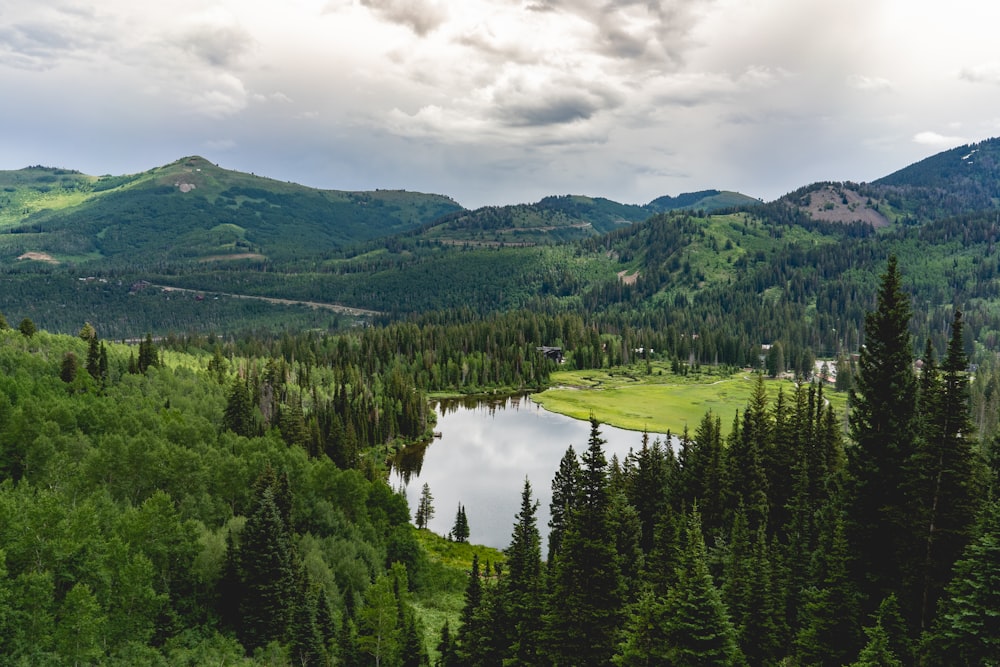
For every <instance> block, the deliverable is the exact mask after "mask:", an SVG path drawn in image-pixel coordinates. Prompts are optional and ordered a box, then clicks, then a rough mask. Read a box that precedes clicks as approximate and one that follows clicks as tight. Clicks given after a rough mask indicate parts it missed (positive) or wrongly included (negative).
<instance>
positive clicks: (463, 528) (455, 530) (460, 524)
mask: <svg viewBox="0 0 1000 667" xmlns="http://www.w3.org/2000/svg"><path fill="white" fill-rule="evenodd" d="M451 536H452V539H454V540H455V541H456V542H467V541H468V539H469V519H468V518H467V517H466V516H465V506H464V505H462V503H459V504H458V511H457V512H455V524H454V525H453V526H452V528H451Z"/></svg>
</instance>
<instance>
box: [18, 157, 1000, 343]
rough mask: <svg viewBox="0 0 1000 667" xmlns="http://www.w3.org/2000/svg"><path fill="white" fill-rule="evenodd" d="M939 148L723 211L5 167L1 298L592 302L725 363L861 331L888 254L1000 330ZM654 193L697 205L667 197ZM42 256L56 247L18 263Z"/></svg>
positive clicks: (272, 318) (241, 320)
mask: <svg viewBox="0 0 1000 667" xmlns="http://www.w3.org/2000/svg"><path fill="white" fill-rule="evenodd" d="M996 144H997V142H996V140H990V141H987V142H982V143H981V144H979V145H978V146H980V148H979V149H978V150H979V152H978V153H975V155H979V154H980V153H983V154H987V153H988V152H989V151H991V150H993V148H994V147H995V146H996ZM966 153H968V151H966ZM966 153H962V154H961V155H958V158H961V157H962V155H965V154H966ZM942 160H943V159H942V158H929V159H928V160H927V161H923V162H921V163H917V164H916V165H911V167H908V168H907V169H906V170H901V171H900V172H899V173H898V174H897V175H896V176H895V177H894V180H893V182H892V184H885V183H868V184H864V183H861V184H858V183H831V182H826V183H815V184H812V185H809V186H805V187H803V188H800V189H799V190H796V191H794V192H792V193H790V194H789V195H786V196H785V197H783V198H781V199H779V200H776V201H773V202H768V203H763V202H759V201H757V200H752V205H749V206H743V207H735V208H725V209H717V210H714V211H712V210H707V208H706V207H707V204H706V205H705V206H702V204H704V203H705V202H709V201H715V202H719V201H720V197H721V198H723V199H724V198H725V197H726V196H728V195H727V193H723V192H721V191H715V190H709V191H702V192H698V193H689V194H685V195H680V196H678V197H674V198H659V199H658V200H654V202H651V203H650V204H649V205H646V206H636V205H625V204H619V203H617V202H613V201H611V200H608V199H604V198H594V197H584V196H572V195H566V196H553V197H546V198H544V199H542V200H541V201H539V202H536V203H535V204H523V205H515V206H502V207H484V208H481V209H477V210H475V211H469V210H467V209H463V208H461V207H460V206H459V205H458V204H456V203H455V202H454V201H453V200H451V199H448V198H447V197H443V196H441V195H423V194H420V193H409V192H401V191H375V192H368V193H347V192H338V191H318V190H313V189H310V188H305V187H303V186H299V185H295V184H289V183H281V182H277V181H274V180H272V179H265V178H261V177H257V176H254V175H253V174H241V173H238V172H230V171H227V170H223V169H219V168H218V167H215V166H214V165H212V164H211V163H209V162H207V161H206V160H204V159H203V158H197V157H192V158H185V159H183V160H179V161H177V162H174V163H171V164H170V165H166V166H164V167H161V168H157V169H154V170H150V171H149V172H145V173H143V174H139V175H134V176H130V177H100V178H95V177H88V176H84V175H82V174H78V173H76V172H71V171H68V170H52V169H42V168H32V169H28V170H21V171H18V172H3V173H0V186H2V190H0V192H2V193H3V195H0V216H8V218H2V217H0V221H2V224H0V261H2V263H0V277H2V279H3V280H4V285H5V290H4V292H3V294H0V312H4V313H5V314H7V315H8V317H10V318H18V319H19V318H20V317H22V316H25V315H27V316H30V317H32V318H33V319H36V320H37V321H38V323H39V325H40V326H43V327H45V328H47V329H49V330H52V331H64V332H71V331H75V330H77V329H78V328H79V326H80V325H81V324H82V322H83V321H86V320H98V319H99V320H100V321H101V322H102V326H103V329H102V332H103V333H105V335H108V336H112V337H115V338H118V337H134V336H139V335H142V334H144V333H145V332H146V331H150V330H152V331H156V332H160V333H164V334H165V333H168V332H171V331H173V332H179V331H198V332H207V331H214V332H235V331H245V330H247V329H256V328H260V329H262V330H269V331H282V330H295V329H302V328H317V329H330V328H337V327H342V326H348V325H350V324H351V323H353V322H355V321H357V320H356V317H355V316H352V315H349V314H344V313H343V312H341V313H337V312H335V311H334V310H333V309H328V311H327V312H325V313H321V312H319V311H318V310H317V309H314V308H313V307H312V306H313V305H315V304H324V305H328V306H345V307H349V308H355V309H364V310H368V311H374V312H377V313H379V315H378V316H376V317H377V318H379V321H382V320H383V319H396V318H409V317H415V316H421V315H424V314H426V313H428V312H432V311H434V312H439V313H440V312H450V313H461V315H460V316H461V317H463V318H467V317H482V316H487V315H489V314H490V313H496V312H504V311H509V310H515V309H523V308H531V309H535V310H541V311H545V312H563V311H574V312H582V313H587V314H588V316H589V317H593V318H595V319H597V320H600V321H605V322H608V323H613V325H612V324H608V326H613V327H614V328H615V329H620V328H621V327H622V326H657V327H661V326H671V327H678V328H679V329H678V332H680V331H685V330H686V332H687V333H688V334H689V335H690V334H691V333H692V332H699V335H700V336H702V338H701V340H702V341H704V340H706V337H708V336H709V334H706V333H702V332H703V331H704V330H705V328H706V326H708V325H706V322H712V323H713V325H712V326H713V327H715V328H716V329H717V330H718V331H722V330H724V329H732V330H731V331H728V332H727V333H725V335H726V336H729V337H731V338H732V340H733V341H735V342H732V343H727V344H732V345H736V346H738V347H740V348H741V349H742V350H744V351H743V352H739V353H736V352H732V351H731V352H727V353H726V354H721V355H719V357H718V359H719V360H720V361H725V360H726V359H734V360H735V359H745V358H746V353H745V350H746V349H749V347H750V346H752V345H754V344H760V343H762V342H766V341H768V340H776V339H781V338H788V339H795V340H796V341H799V342H796V343H795V344H794V346H796V347H797V349H798V348H802V349H804V348H805V347H806V346H808V347H809V348H810V349H813V350H815V351H820V350H823V351H826V353H830V352H831V351H835V350H836V349H837V348H838V347H839V346H844V345H848V346H850V345H854V344H856V342H857V338H858V331H860V329H861V326H862V322H861V312H862V309H861V304H862V303H864V300H865V299H867V298H869V295H870V294H871V290H872V288H873V285H874V283H875V280H876V277H877V275H878V272H879V270H880V262H884V260H885V257H886V256H887V255H888V254H889V253H890V252H895V253H897V254H898V255H899V256H900V261H901V263H902V265H903V266H904V268H905V269H907V270H908V271H907V273H908V274H909V275H911V276H913V278H912V280H913V281H914V283H915V286H916V289H917V290H918V291H917V298H918V299H920V300H921V304H922V305H924V306H926V310H927V312H929V313H934V315H928V317H938V318H944V319H945V321H946V320H947V316H948V315H947V312H945V311H947V310H948V309H949V308H951V307H952V305H959V306H961V307H963V308H966V309H976V312H974V313H970V319H969V322H970V327H972V328H976V331H977V333H982V335H983V336H984V337H985V338H984V339H987V340H992V335H993V334H992V333H990V332H992V331H994V330H996V331H1000V319H998V317H997V316H996V315H995V314H994V313H997V312H1000V302H998V303H994V302H995V301H998V300H1000V296H998V295H996V294H994V292H995V291H996V290H995V289H994V287H993V284H994V283H993V275H994V269H996V266H997V264H995V263H994V261H993V255H994V254H995V252H996V245H995V243H994V241H993V240H995V238H996V233H995V232H993V231H991V229H992V227H991V225H993V222H994V217H995V215H994V214H992V213H988V211H992V210H993V209H983V208H982V205H983V204H984V202H983V200H982V199H981V198H979V197H977V196H976V195H975V194H974V193H973V192H972V190H969V189H967V190H957V191H956V192H954V193H950V194H949V193H948V191H947V188H946V187H945V186H946V184H948V183H952V182H953V178H952V177H951V176H950V175H949V173H950V172H947V171H941V167H939V166H935V165H938V164H939V163H941V164H944V165H948V164H949V162H948V160H944V161H943V162H942ZM934 173H939V176H938V179H939V180H938V181H935V180H934V176H933V174H934ZM907 174H909V176H908V175H907ZM914 174H920V175H921V179H923V180H922V181H918V180H917V179H916V178H915V177H914V176H913V175H914ZM949 179H951V180H949ZM921 182H922V183H937V182H939V183H941V185H940V186H939V185H920V184H919V183H921ZM983 187H985V183H984V185H983ZM99 188H104V189H103V190H102V189H99ZM182 190H187V191H186V192H185V191H182ZM965 192H970V193H972V194H971V195H970V196H971V198H970V201H969V203H968V204H967V205H964V206H963V205H961V202H962V197H963V196H964V193H965ZM726 201H729V202H730V203H731V202H732V200H726ZM654 204H655V205H657V206H661V207H663V206H681V205H683V206H686V207H687V208H685V209H678V210H671V211H666V212H660V213H655V214H653V213H652V212H651V211H649V208H648V207H649V206H653V205H654ZM986 204H989V202H986ZM952 209H954V210H956V211H958V213H955V214H952V215H949V214H948V211H949V210H952ZM10 218H13V219H14V220H15V221H14V222H10V221H9V219H10ZM991 239H993V240H991ZM29 252H31V253H35V254H33V255H30V257H31V258H32V259H35V260H44V259H45V258H47V257H50V258H52V259H53V260H55V261H56V262H59V263H47V262H45V261H26V260H21V261H18V260H17V258H18V257H26V256H28V255H27V253H29ZM144 285H153V286H167V287H175V288H185V289H187V290H191V292H167V291H162V290H161V288H160V287H146V288H144V289H143V288H142V286H144ZM136 286H139V288H138V289H137V288H136ZM247 296H250V297H267V298H271V299H281V300H285V302H284V303H273V302H267V301H262V300H256V301H250V300H247V299H243V300H240V297H247ZM450 316H451V315H449V317H450ZM732 318H736V319H737V320H738V326H736V327H735V328H734V327H733V325H731V324H730V323H728V320H730V319H732ZM995 320H997V321H995ZM736 329H738V330H739V331H737V330H736ZM718 331H717V332H714V333H712V334H711V336H717V335H722V334H720V333H718ZM678 335H679V334H678ZM921 335H923V334H921ZM790 344H791V343H790ZM699 345H701V344H699ZM708 347H711V345H708ZM706 360H709V361H710V360H714V357H710V358H709V359H706Z"/></svg>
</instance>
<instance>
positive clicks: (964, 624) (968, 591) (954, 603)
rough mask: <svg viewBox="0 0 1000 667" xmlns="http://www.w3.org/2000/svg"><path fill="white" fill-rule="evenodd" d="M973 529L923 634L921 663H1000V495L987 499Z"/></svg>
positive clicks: (967, 666) (970, 666) (963, 665)
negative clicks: (934, 617)
mask: <svg viewBox="0 0 1000 667" xmlns="http://www.w3.org/2000/svg"><path fill="white" fill-rule="evenodd" d="M975 532H976V535H975V537H974V538H973V539H972V541H970V542H969V544H968V545H967V546H966V547H965V550H964V551H963V552H962V557H961V558H960V559H959V560H958V562H956V563H955V570H954V571H955V574H954V578H953V579H952V580H951V582H950V583H949V584H948V586H947V588H945V591H944V596H943V597H942V599H941V603H940V605H939V607H940V608H939V611H938V614H937V617H936V619H935V622H934V625H933V628H932V630H931V632H930V633H929V634H928V635H927V637H926V638H925V641H924V645H923V647H922V653H923V655H924V656H925V664H934V665H949V666H950V665H956V666H961V667H973V665H1000V501H998V500H991V501H990V502H989V503H987V504H986V506H985V507H984V508H983V511H982V513H981V516H980V520H979V522H978V524H977V526H976V531H975Z"/></svg>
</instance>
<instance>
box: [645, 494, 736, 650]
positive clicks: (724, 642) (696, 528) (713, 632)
mask: <svg viewBox="0 0 1000 667" xmlns="http://www.w3.org/2000/svg"><path fill="white" fill-rule="evenodd" d="M684 543H685V544H684V548H683V551H682V553H681V557H680V560H679V562H678V564H677V576H676V580H677V583H676V584H675V585H674V586H673V587H672V588H671V590H670V592H669V593H668V594H667V596H666V600H665V607H664V610H663V613H662V616H661V618H662V619H663V626H664V627H663V635H664V637H663V642H664V644H665V647H664V653H665V659H664V660H663V661H662V662H660V663H659V664H662V665H671V666H677V667H682V666H687V665H744V664H746V660H745V658H744V657H743V654H742V653H741V652H740V649H739V646H738V645H737V642H736V631H735V629H734V628H733V624H732V622H731V621H730V619H729V612H728V610H727V609H726V606H725V604H723V602H722V597H721V595H720V594H719V591H718V589H717V588H716V587H715V583H714V582H713V581H712V575H711V573H710V572H709V570H708V558H707V554H706V550H705V540H704V537H703V535H702V532H701V519H700V517H699V515H698V511H697V508H695V509H694V510H692V512H691V513H690V514H689V515H688V518H687V525H686V528H685V532H684Z"/></svg>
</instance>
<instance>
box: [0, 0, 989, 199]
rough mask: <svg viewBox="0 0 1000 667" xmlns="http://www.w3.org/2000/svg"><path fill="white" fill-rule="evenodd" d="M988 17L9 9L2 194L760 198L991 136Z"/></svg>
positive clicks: (530, 2) (435, 2) (833, 8)
mask: <svg viewBox="0 0 1000 667" xmlns="http://www.w3.org/2000/svg"><path fill="white" fill-rule="evenodd" d="M997 7H1000V5H998V6H997ZM998 12H1000V9H997V8H994V5H993V3H981V2H975V0H956V3H955V4H954V6H950V7H949V8H948V11H944V10H942V9H941V8H940V7H939V6H938V5H936V4H934V3H930V2H929V1H918V0H912V1H911V0H878V2H876V3H874V4H872V3H870V2H866V1H863V0H842V2H841V3H808V2H801V0H755V2H751V3H748V2H745V1H744V0H659V1H656V2H653V1H651V0H463V1H462V2H461V3H458V2H446V0H287V2H284V3H274V2H270V1H268V0H215V1H214V2H210V3H205V2H204V0H172V2H171V3H153V4H150V3H136V2H134V0H101V2H100V3H95V2H87V1H86V0H46V1H45V2H38V0H4V2H3V3H2V4H0V86H2V87H3V89H4V90H7V91H17V94H16V95H5V97H4V103H3V104H2V105H0V122H2V123H3V126H4V127H6V128H8V129H9V131H8V137H9V139H8V141H6V142H5V146H4V149H5V151H4V153H5V155H7V156H9V157H8V158H7V159H11V160H14V162H13V164H9V165H0V168H16V167H17V166H21V164H22V163H23V164H29V163H38V162H40V161H48V162H50V163H58V164H62V165H67V166H71V167H73V166H77V165H76V164H74V162H80V163H81V164H89V163H90V161H92V160H94V159H95V158H94V156H95V155H100V156H101V157H102V158H103V159H108V160H111V157H110V156H116V155H123V156H127V159H128V161H129V162H128V165H127V167H125V168H126V169H128V170H134V169H136V168H137V167H138V168H148V167H149V166H153V165H154V164H157V163H158V162H159V161H161V159H162V158H163V157H166V160H163V161H168V160H169V159H173V158H175V157H177V156H179V155H186V154H190V153H191V152H192V151H194V150H197V149H198V148H197V147H199V146H205V147H208V148H209V149H211V148H212V147H213V146H214V147H217V148H218V150H225V151H227V160H233V161H236V160H239V161H240V165H241V166H242V167H244V168H245V169H246V170H247V171H256V172H257V173H264V172H266V171H267V169H268V168H267V165H272V164H273V165H275V167H274V169H279V168H280V169H281V170H284V172H283V173H275V176H277V177H279V178H282V179H283V180H307V181H308V182H309V183H310V184H316V185H325V186H327V187H333V188H337V187H342V186H346V185H348V183H349V185H350V187H352V188H360V189H364V188H365V187H371V188H375V187H386V186H388V185H389V184H388V183H386V182H384V181H383V180H382V179H383V178H391V179H394V181H393V183H392V184H391V185H394V186H398V187H406V188H408V189H409V188H414V187H415V185H416V184H417V183H421V184H424V187H425V188H426V189H431V190H433V191H438V192H444V193H445V194H452V195H453V196H455V197H456V198H458V199H459V200H461V201H463V203H466V202H467V203H469V204H478V203H499V202H500V201H502V198H511V197H517V198H519V199H520V197H518V196H517V189H518V187H522V188H525V189H526V190H528V189H530V190H531V191H532V192H536V193H542V194H544V193H545V191H546V190H548V191H550V192H552V191H554V192H567V191H572V190H574V189H578V190H579V191H587V192H589V193H592V194H596V195H602V196H609V197H611V198H618V199H620V200H627V201H649V200H650V199H652V198H654V197H655V196H659V195H662V194H675V193H677V192H680V191H685V190H693V189H703V188H708V187H720V188H734V189H740V188H743V189H746V190H747V191H748V194H752V195H755V196H762V197H765V198H770V197H774V196H778V195H780V194H783V193H784V192H788V191H790V190H792V189H794V188H796V187H798V186H800V185H803V184H804V181H805V179H809V178H815V179H817V180H826V179H848V178H849V179H851V180H871V179H874V178H877V177H879V176H880V175H884V174H885V173H890V172H891V171H893V170H895V169H898V168H899V167H900V166H901V165H905V164H909V163H911V162H913V161H915V160H916V159H920V158H921V157H926V154H927V152H928V151H932V150H937V149H940V148H944V147H949V146H950V145H956V144H958V143H964V142H965V141H966V139H965V137H969V138H970V140H978V139H982V138H985V136H980V134H979V133H990V132H993V133H995V132H996V131H997V124H996V111H995V110H996V109H997V108H1000V86H998V85H995V84H1000V61H997V59H996V54H995V46H994V45H995V40H994V39H993V35H992V31H993V26H994V25H995V24H996V21H995V20H992V19H1000V16H998ZM859 16H863V17H864V19H863V20H859V19H858V17H859ZM928 44H933V45H935V48H928V46H927V45H928ZM970 83H974V84H987V85H969V84H970ZM845 93H848V94H845ZM67 101H72V103H68V102H67ZM952 122H955V123H958V125H952V124H951V123H952ZM53 128H66V130H65V132H63V131H57V130H54V129H53ZM926 128H936V131H928V130H926ZM82 137H91V138H93V140H92V141H93V142H96V143H97V144H99V145H100V146H103V147H105V148H106V150H95V149H93V147H92V146H91V145H87V150H86V151H85V150H83V148H82V147H83V146H84V140H83V139H82ZM220 137H222V138H223V139H220ZM229 141H231V142H233V143H232V144H228V143H226V142H229ZM212 142H222V143H218V144H215V143H212ZM15 144H16V146H19V147H21V148H18V149H17V151H15V150H14V148H13V147H14V146H15ZM118 144H120V146H119V145H118ZM192 146H193V147H192ZM172 147H176V148H172ZM21 151H23V152H21ZM32 151H48V152H45V154H44V155H39V156H37V157H36V156H32V155H31V154H30V153H31V152H32ZM171 152H175V153H176V155H171V154H170V153H171ZM22 155H23V157H21V156H22ZM50 155H52V156H53V157H49V156H50ZM116 159H117V158H116ZM143 159H145V160H146V161H147V162H148V164H142V163H141V162H140V163H139V164H136V163H135V161H136V160H143ZM116 164H117V163H116V162H114V161H111V162H110V163H108V164H102V165H100V166H98V167H97V169H96V171H97V172H98V173H108V172H112V173H114V172H116V170H117V168H116ZM233 166H236V165H235V164H234V165H233ZM320 179H325V180H320ZM341 181H348V183H342V182H341ZM467 193H473V194H472V195H467ZM491 193H494V194H491ZM470 196H471V199H470Z"/></svg>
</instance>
